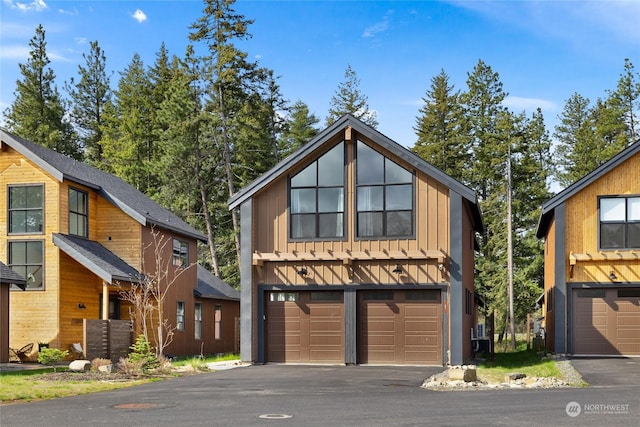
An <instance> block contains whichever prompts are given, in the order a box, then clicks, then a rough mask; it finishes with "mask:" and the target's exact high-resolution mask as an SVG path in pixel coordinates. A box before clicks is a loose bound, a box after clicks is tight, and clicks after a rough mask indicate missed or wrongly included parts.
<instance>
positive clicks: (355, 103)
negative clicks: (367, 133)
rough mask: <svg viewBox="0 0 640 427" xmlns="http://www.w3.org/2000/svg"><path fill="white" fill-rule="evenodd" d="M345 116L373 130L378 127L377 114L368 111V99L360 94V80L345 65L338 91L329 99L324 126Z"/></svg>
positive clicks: (348, 66)
mask: <svg viewBox="0 0 640 427" xmlns="http://www.w3.org/2000/svg"><path fill="white" fill-rule="evenodd" d="M345 114H351V115H352V116H354V117H355V118H357V119H360V120H362V121H363V122H364V123H366V124H368V125H369V126H371V127H373V128H376V127H377V126H378V121H377V120H376V117H377V114H376V112H375V111H373V110H370V109H369V104H368V97H367V96H366V95H365V94H363V93H362V92H360V79H359V78H358V76H357V75H356V72H355V71H354V70H353V68H351V65H347V69H346V70H345V72H344V81H343V82H342V83H340V84H339V85H338V89H337V90H336V92H335V94H334V95H333V96H332V97H331V105H330V106H329V115H328V116H327V119H326V125H327V126H331V125H332V124H333V123H334V122H335V121H336V120H338V119H339V118H340V117H342V116H343V115H345Z"/></svg>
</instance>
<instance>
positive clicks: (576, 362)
mask: <svg viewBox="0 0 640 427" xmlns="http://www.w3.org/2000/svg"><path fill="white" fill-rule="evenodd" d="M571 365H573V367H574V368H575V369H576V371H578V372H579V373H580V375H582V378H583V379H584V380H585V381H586V382H587V383H589V385H590V386H592V387H617V386H630V385H637V384H638V380H639V379H640V378H639V376H638V375H639V374H638V373H639V372H640V357H573V358H572V359H571Z"/></svg>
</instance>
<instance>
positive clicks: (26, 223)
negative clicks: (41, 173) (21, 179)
mask: <svg viewBox="0 0 640 427" xmlns="http://www.w3.org/2000/svg"><path fill="white" fill-rule="evenodd" d="M43 200H44V186H42V185H22V186H11V187H9V201H8V202H9V233H15V234H18V233H20V234H26V233H42V231H43V227H42V223H43V218H44V215H43V212H44V208H43V206H44V203H43Z"/></svg>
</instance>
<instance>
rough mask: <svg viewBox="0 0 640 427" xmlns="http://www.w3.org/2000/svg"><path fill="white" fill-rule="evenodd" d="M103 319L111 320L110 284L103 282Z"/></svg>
mask: <svg viewBox="0 0 640 427" xmlns="http://www.w3.org/2000/svg"><path fill="white" fill-rule="evenodd" d="M102 320H109V284H108V283H107V282H102Z"/></svg>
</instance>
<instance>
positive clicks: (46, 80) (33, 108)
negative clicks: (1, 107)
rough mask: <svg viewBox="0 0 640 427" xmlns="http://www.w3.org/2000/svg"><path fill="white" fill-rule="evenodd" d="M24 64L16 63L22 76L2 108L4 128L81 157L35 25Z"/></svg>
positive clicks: (40, 31)
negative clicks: (4, 108) (7, 103)
mask: <svg viewBox="0 0 640 427" xmlns="http://www.w3.org/2000/svg"><path fill="white" fill-rule="evenodd" d="M29 46H30V47H31V50H30V53H29V55H30V56H29V59H28V60H27V63H26V64H19V67H20V72H21V74H22V77H23V80H18V81H17V82H16V83H17V87H16V91H15V92H14V95H15V100H14V102H13V104H11V106H10V107H9V108H7V109H6V110H5V111H4V115H5V118H6V124H7V129H8V130H9V131H11V132H13V133H16V134H17V135H19V136H21V137H22V138H25V139H28V140H30V141H33V142H35V143H38V144H40V145H43V146H45V147H47V148H50V149H52V150H54V151H57V152H59V153H62V154H66V155H67V156H70V157H72V158H75V159H78V160H81V159H82V151H81V149H80V147H79V145H78V141H77V135H76V134H75V132H74V131H73V127H72V126H71V123H69V122H68V121H67V120H66V119H65V112H66V111H65V104H64V101H63V100H62V99H61V97H60V95H59V93H58V89H57V87H56V86H55V78H56V76H55V73H54V72H53V70H52V69H51V68H50V67H49V64H50V62H51V61H50V60H49V57H48V56H47V43H46V40H45V30H44V28H43V27H42V25H39V26H38V28H36V34H35V36H34V37H33V38H32V39H31V40H30V41H29Z"/></svg>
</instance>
